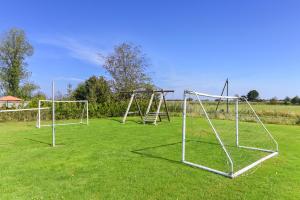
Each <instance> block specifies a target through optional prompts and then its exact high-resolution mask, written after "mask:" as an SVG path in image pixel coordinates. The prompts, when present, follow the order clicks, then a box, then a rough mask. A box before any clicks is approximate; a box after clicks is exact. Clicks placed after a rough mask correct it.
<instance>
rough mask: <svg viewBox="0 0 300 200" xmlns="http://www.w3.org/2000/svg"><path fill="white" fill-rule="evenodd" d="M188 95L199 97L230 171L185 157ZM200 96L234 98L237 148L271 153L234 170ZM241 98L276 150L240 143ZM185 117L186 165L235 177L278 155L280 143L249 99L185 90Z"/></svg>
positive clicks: (183, 131) (183, 139)
mask: <svg viewBox="0 0 300 200" xmlns="http://www.w3.org/2000/svg"><path fill="white" fill-rule="evenodd" d="M188 95H195V96H196V97H197V100H198V102H199V104H200V107H201V109H202V110H203V112H204V115H205V118H206V119H207V121H208V123H209V125H210V127H211V128H212V130H213V133H214V134H215V137H216V138H217V140H218V142H219V144H220V146H221V147H222V150H223V151H224V153H225V155H226V157H227V159H228V161H229V163H230V171H229V172H224V171H220V170H217V169H213V168H210V167H207V166H204V165H200V164H197V163H193V162H190V161H187V160H186V159H185V143H186V111H187V96H188ZM200 96H204V97H211V98H217V99H227V100H230V99H232V100H234V101H235V102H236V104H235V117H236V120H235V121H236V147H237V148H244V149H249V150H254V151H262V152H267V153H270V154H268V155H267V156H264V157H262V158H261V159H259V160H257V161H255V162H253V163H251V164H250V165H248V166H246V167H244V168H242V169H239V170H238V171H234V162H233V160H232V158H231V156H230V154H229V152H228V151H227V149H226V147H225V145H224V144H223V142H222V139H221V138H220V136H219V134H218V132H217V130H216V129H215V127H214V125H213V123H212V122H211V120H210V118H209V116H208V114H207V112H206V110H205V108H204V106H203V104H202V101H201V99H200ZM240 100H244V101H246V103H247V105H248V106H249V107H250V109H251V111H252V112H253V113H254V115H255V118H256V119H257V121H258V123H259V124H261V126H262V127H263V129H264V130H265V131H266V132H267V134H268V136H269V137H270V139H271V140H272V141H273V143H274V144H275V146H276V150H269V149H262V148H257V147H248V146H241V145H239V137H238V135H239V126H238V118H239V115H238V103H239V101H240ZM182 115H183V117H182V162H183V163H184V164H186V165H189V166H192V167H197V168H200V169H203V170H206V171H210V172H213V173H216V174H219V175H223V176H225V177H228V178H235V177H238V176H240V175H241V174H243V173H245V172H246V171H248V170H250V169H252V168H254V167H255V166H257V165H259V164H260V163H262V162H264V161H266V160H268V159H270V158H272V157H274V156H277V155H278V154H279V151H278V143H277V141H276V140H275V139H274V137H273V136H272V134H271V133H270V132H269V130H268V129H267V128H266V126H265V125H264V124H263V122H262V121H261V120H260V118H259V116H258V115H257V113H256V112H255V110H254V109H253V107H252V106H251V104H250V103H249V102H248V101H247V99H246V98H240V97H233V96H218V95H210V94H205V93H199V92H195V91H188V90H185V91H184V95H183V114H182Z"/></svg>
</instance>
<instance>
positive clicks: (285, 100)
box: [283, 97, 291, 105]
mask: <svg viewBox="0 0 300 200" xmlns="http://www.w3.org/2000/svg"><path fill="white" fill-rule="evenodd" d="M283 102H284V104H286V105H287V104H289V103H290V102H291V98H290V97H285V98H284V100H283Z"/></svg>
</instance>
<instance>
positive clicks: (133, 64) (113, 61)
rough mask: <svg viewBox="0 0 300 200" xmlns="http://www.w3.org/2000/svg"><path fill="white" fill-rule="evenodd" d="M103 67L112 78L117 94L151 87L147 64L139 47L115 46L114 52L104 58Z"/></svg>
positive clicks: (130, 45) (126, 44)
mask: <svg viewBox="0 0 300 200" xmlns="http://www.w3.org/2000/svg"><path fill="white" fill-rule="evenodd" d="M103 67H104V68H105V69H106V70H107V72H108V73H109V74H110V75H111V77H112V78H113V85H114V89H115V90H116V91H117V92H120V91H132V90H135V89H140V88H144V87H146V86H147V85H148V86H149V85H151V78H150V77H149V76H148V75H147V73H146V70H147V69H148V67H149V63H148V62H147V59H146V56H145V54H143V53H142V50H141V48H140V46H136V45H133V44H128V43H122V44H120V45H118V46H116V47H115V48H114V52H113V53H112V54H110V55H108V56H107V57H105V63H104V65H103Z"/></svg>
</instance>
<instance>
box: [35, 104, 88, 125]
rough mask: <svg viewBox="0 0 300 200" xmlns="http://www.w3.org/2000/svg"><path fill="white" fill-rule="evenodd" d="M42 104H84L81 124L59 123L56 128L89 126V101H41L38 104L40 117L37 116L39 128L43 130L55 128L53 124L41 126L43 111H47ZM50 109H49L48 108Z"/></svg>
mask: <svg viewBox="0 0 300 200" xmlns="http://www.w3.org/2000/svg"><path fill="white" fill-rule="evenodd" d="M42 102H50V103H84V108H83V110H82V113H81V118H80V122H70V123H57V124H55V126H67V125H75V124H85V125H88V124H89V102H88V100H73V101H67V100H54V101H53V100H47V99H46V100H39V102H38V108H37V110H38V115H37V128H41V127H43V126H53V125H52V124H41V110H45V109H44V108H43V107H41V104H42ZM48 109H49V108H48ZM84 116H86V119H85V120H84V119H83V118H84Z"/></svg>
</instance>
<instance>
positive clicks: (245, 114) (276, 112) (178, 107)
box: [168, 101, 300, 125]
mask: <svg viewBox="0 0 300 200" xmlns="http://www.w3.org/2000/svg"><path fill="white" fill-rule="evenodd" d="M250 103H251V105H252V107H253V108H254V110H255V111H256V113H257V114H258V115H259V116H260V118H261V120H262V121H263V122H265V123H270V124H286V125H299V124H300V106H299V105H285V104H282V103H281V104H275V105H272V104H268V103H265V102H250ZM203 104H204V107H205V109H206V110H207V112H208V113H211V114H212V115H214V114H215V111H216V106H217V103H216V102H205V101H203ZM168 106H169V110H170V111H171V112H172V113H173V114H174V115H177V116H180V115H181V112H182V102H181V101H168ZM234 109H235V105H234V103H233V102H229V114H227V113H225V112H226V104H225V102H224V101H223V102H221V103H220V105H219V108H218V114H217V115H215V116H211V117H215V118H219V119H231V120H232V119H234V115H235V114H234ZM199 110H200V105H199V103H198V102H197V101H191V102H189V103H188V112H189V113H190V114H194V115H198V113H199ZM239 115H240V120H242V121H253V113H252V112H251V111H250V109H249V106H248V105H247V104H246V103H245V102H240V103H239Z"/></svg>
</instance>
